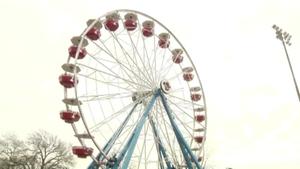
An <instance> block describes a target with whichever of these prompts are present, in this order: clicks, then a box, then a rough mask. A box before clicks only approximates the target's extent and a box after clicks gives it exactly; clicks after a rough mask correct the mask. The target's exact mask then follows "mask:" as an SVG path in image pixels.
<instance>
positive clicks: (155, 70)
mask: <svg viewBox="0 0 300 169" xmlns="http://www.w3.org/2000/svg"><path fill="white" fill-rule="evenodd" d="M155 37H156V36H154V38H153V50H154V51H153V61H152V65H154V80H155V83H156V84H158V83H159V79H157V59H156V52H157V49H158V44H156V38H155Z"/></svg>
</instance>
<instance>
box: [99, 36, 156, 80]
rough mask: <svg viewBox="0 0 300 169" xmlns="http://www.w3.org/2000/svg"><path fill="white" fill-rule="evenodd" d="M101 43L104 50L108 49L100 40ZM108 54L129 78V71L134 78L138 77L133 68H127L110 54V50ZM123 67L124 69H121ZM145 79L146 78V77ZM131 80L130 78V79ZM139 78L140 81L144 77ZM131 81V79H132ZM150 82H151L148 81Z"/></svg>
mask: <svg viewBox="0 0 300 169" xmlns="http://www.w3.org/2000/svg"><path fill="white" fill-rule="evenodd" d="M101 43H102V45H103V46H104V47H105V48H106V50H108V51H109V49H108V48H107V46H106V45H105V44H104V43H103V42H102V41H101ZM109 56H110V57H111V58H112V59H114V60H115V61H116V62H117V63H118V64H119V65H120V68H122V70H123V71H124V73H125V74H126V75H127V76H128V77H129V78H131V76H130V75H129V74H128V72H131V73H132V74H133V76H134V77H136V78H140V77H139V76H137V74H136V73H135V72H134V71H133V70H131V69H130V68H128V67H127V66H125V65H124V64H123V63H122V62H121V61H120V60H118V59H117V58H115V57H114V56H113V55H112V54H111V52H109ZM123 68H124V69H123ZM125 69H126V70H127V71H128V72H127V71H126V70H125ZM146 79H148V78H147V77H146ZM131 80H132V79H131ZM140 80H142V81H144V80H145V79H140ZM132 81H133V80H132ZM150 84H151V83H150Z"/></svg>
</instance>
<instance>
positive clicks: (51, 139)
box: [0, 131, 74, 169]
mask: <svg viewBox="0 0 300 169" xmlns="http://www.w3.org/2000/svg"><path fill="white" fill-rule="evenodd" d="M69 147H70V146H69V145H67V144H66V143H64V142H63V141H61V140H60V139H58V138H57V137H56V136H53V135H51V134H50V133H48V132H46V131H38V132H34V133H32V134H31V135H30V136H29V137H28V138H27V140H26V141H22V140H20V139H18V138H17V137H16V136H15V135H6V136H3V138H1V139H0V169H68V168H71V167H73V166H74V159H73V155H72V154H71V152H70V150H69V149H70V148H69Z"/></svg>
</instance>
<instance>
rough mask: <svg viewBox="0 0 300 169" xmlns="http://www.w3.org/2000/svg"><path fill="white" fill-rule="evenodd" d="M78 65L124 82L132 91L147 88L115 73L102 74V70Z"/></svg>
mask: <svg viewBox="0 0 300 169" xmlns="http://www.w3.org/2000/svg"><path fill="white" fill-rule="evenodd" d="M78 65H80V66H84V67H85V68H88V69H91V70H93V71H94V72H98V73H100V74H105V75H107V76H111V77H114V78H117V79H120V80H122V81H124V82H126V83H127V84H128V85H130V86H131V87H132V88H134V89H137V88H136V86H140V87H144V88H148V86H144V85H142V84H139V83H136V82H133V81H130V80H128V79H124V78H122V77H120V76H118V75H117V73H115V72H113V74H110V73H108V72H104V71H102V70H99V69H95V68H92V67H90V66H87V65H84V64H78ZM110 71H111V72H112V70H110ZM134 85H136V86H134Z"/></svg>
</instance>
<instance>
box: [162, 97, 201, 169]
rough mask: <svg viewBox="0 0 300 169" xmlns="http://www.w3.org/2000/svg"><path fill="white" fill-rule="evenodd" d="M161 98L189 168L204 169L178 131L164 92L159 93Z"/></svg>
mask: <svg viewBox="0 0 300 169" xmlns="http://www.w3.org/2000/svg"><path fill="white" fill-rule="evenodd" d="M159 95H160V98H161V100H162V103H163V106H164V108H165V110H166V112H167V115H168V118H169V120H170V122H171V125H172V128H173V130H174V132H175V136H176V139H177V141H178V144H179V145H180V149H181V152H182V154H183V156H184V159H185V161H186V164H187V166H188V168H189V169H193V165H192V163H194V164H195V166H196V168H197V169H202V168H201V166H200V164H199V163H198V160H197V158H196V157H195V155H194V153H193V152H192V150H191V149H190V147H189V145H188V144H187V142H186V141H185V139H184V138H183V136H182V134H181V132H180V130H179V129H178V126H177V125H176V123H175V121H174V119H173V117H172V111H171V109H170V107H169V105H168V103H167V98H166V97H165V95H164V94H163V93H162V92H159Z"/></svg>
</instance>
